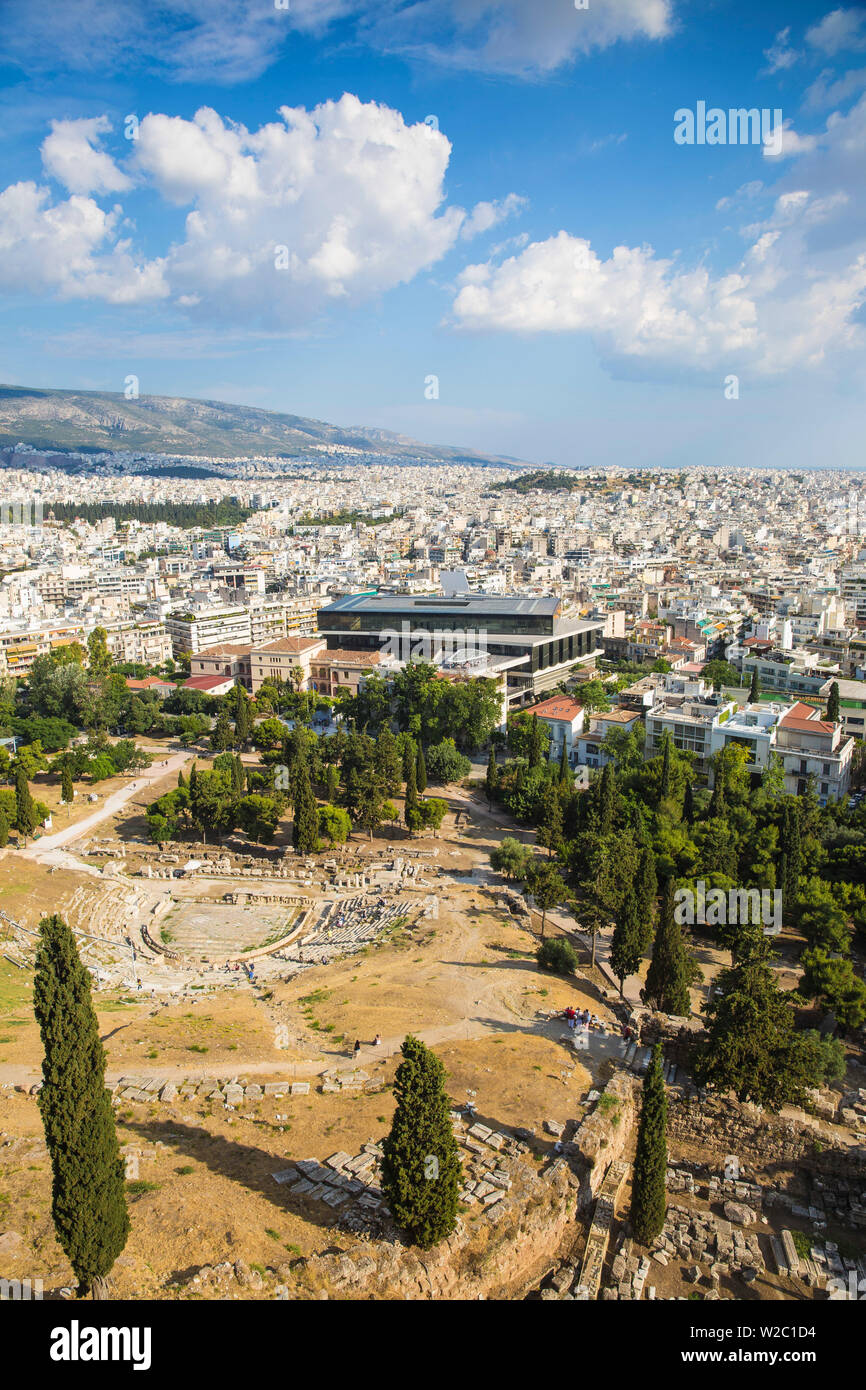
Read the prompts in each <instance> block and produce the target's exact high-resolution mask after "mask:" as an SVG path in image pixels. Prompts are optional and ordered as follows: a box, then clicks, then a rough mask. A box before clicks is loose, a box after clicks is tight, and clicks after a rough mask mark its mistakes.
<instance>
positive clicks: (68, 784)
mask: <svg viewBox="0 0 866 1390" xmlns="http://www.w3.org/2000/svg"><path fill="white" fill-rule="evenodd" d="M60 800H61V801H65V802H67V803H68V802H70V801H74V800H75V784H74V782H73V780H72V768H71V767H70V766H69V763H68V762H65V763H64V764H63V769H62V771H61V773H60Z"/></svg>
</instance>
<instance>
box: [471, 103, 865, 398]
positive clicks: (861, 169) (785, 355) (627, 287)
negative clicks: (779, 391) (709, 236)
mask: <svg viewBox="0 0 866 1390" xmlns="http://www.w3.org/2000/svg"><path fill="white" fill-rule="evenodd" d="M785 139H786V141H789V142H790V143H789V144H788V146H787V148H785V149H784V153H786V154H788V155H791V156H797V158H796V163H795V166H794V167H793V168H792V170H791V172H790V173H787V174H785V176H784V177H783V178H782V179H780V180H779V182H778V184H777V185H776V186H775V188H774V189H772V190H765V189H763V188H762V186H761V184H760V183H757V182H753V183H751V184H749V185H747V186H746V187H745V188H744V189H741V190H740V192H739V194H738V195H736V196H735V197H734V198H728V199H724V198H723V199H720V200H719V203H718V204H717V207H718V209H719V211H726V210H727V209H729V208H730V207H731V206H734V205H736V203H737V202H739V201H742V199H743V198H744V197H747V198H748V200H749V201H753V200H754V199H756V198H759V197H764V196H770V197H772V198H773V202H772V205H771V207H770V210H769V213H768V214H767V215H766V216H764V218H763V220H758V221H755V222H753V223H752V224H751V225H749V226H747V227H745V228H743V235H744V237H745V238H746V241H747V250H746V252H745V254H744V256H743V257H742V259H741V261H740V262H739V264H737V265H736V266H734V267H733V268H732V269H731V270H730V271H729V272H728V273H722V274H718V275H713V274H711V273H710V272H709V271H708V270H707V269H706V268H705V267H704V266H698V267H696V268H686V267H685V266H683V265H682V264H681V263H680V260H679V259H678V258H677V259H664V258H661V257H658V256H657V255H656V254H655V253H654V252H653V251H652V249H651V248H649V247H630V246H617V247H616V248H615V249H614V250H613V252H612V253H611V255H610V256H609V257H608V258H607V259H605V258H603V257H602V256H600V255H599V254H598V253H597V252H596V251H595V250H593V248H592V247H591V246H590V244H589V242H588V241H586V240H584V239H583V238H580V237H576V236H570V235H568V234H567V233H566V232H564V231H561V232H559V233H558V235H556V236H553V237H549V238H547V239H546V240H544V241H536V242H533V243H532V244H530V245H529V246H527V247H526V248H525V249H523V250H522V251H520V252H519V254H516V255H512V256H510V257H509V258H508V259H505V260H497V258H496V257H491V259H490V260H488V261H486V262H483V263H480V264H476V265H471V266H468V267H467V268H466V270H465V271H464V272H463V274H462V276H461V278H460V282H459V286H458V290H457V293H456V296H455V298H454V302H453V306H452V321H453V322H454V323H455V324H456V325H457V326H458V327H460V328H463V329H467V330H475V331H500V332H511V333H525V334H531V333H552V332H553V333H565V332H582V333H588V334H590V335H592V337H594V338H595V340H596V341H597V343H598V345H599V347H600V349H601V351H602V352H603V353H605V354H606V355H607V356H609V357H618V358H621V359H627V360H630V361H632V362H634V361H641V362H643V363H645V364H650V363H652V364H655V363H658V364H661V365H666V366H670V367H674V368H678V369H679V370H683V371H689V370H693V369H696V368H697V369H701V368H710V367H712V368H723V369H724V370H730V371H737V370H739V369H741V368H742V369H746V368H749V369H753V370H756V371H760V372H764V373H768V374H773V373H778V372H781V371H786V370H788V369H791V368H795V367H804V366H806V367H813V366H815V365H817V364H819V363H821V362H823V361H825V360H826V359H827V358H828V357H829V356H830V355H831V354H836V353H841V352H846V351H850V350H854V349H860V350H862V349H863V347H864V346H866V333H864V327H863V324H862V322H861V316H862V309H863V306H864V304H866V97H863V98H861V100H860V101H859V103H858V104H857V105H856V106H855V107H854V108H853V109H852V110H851V111H850V112H849V113H848V114H847V115H845V116H842V115H840V114H839V113H834V114H833V115H832V116H831V117H830V119H829V120H828V122H827V126H826V129H825V130H824V131H823V132H822V133H821V134H820V135H819V136H815V137H808V138H806V137H795V136H794V134H793V132H789V131H787V130H786V132H785Z"/></svg>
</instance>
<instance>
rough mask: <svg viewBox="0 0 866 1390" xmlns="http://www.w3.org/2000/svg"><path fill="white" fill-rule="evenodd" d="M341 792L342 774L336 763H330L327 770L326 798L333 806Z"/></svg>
mask: <svg viewBox="0 0 866 1390" xmlns="http://www.w3.org/2000/svg"><path fill="white" fill-rule="evenodd" d="M339 791H340V773H339V769H338V768H337V767H336V765H335V764H334V763H328V765H327V768H326V770H325V796H326V797H327V799H328V801H329V802H331V804H332V805H333V804H334V803H335V802H336V800H337V796H338V794H339Z"/></svg>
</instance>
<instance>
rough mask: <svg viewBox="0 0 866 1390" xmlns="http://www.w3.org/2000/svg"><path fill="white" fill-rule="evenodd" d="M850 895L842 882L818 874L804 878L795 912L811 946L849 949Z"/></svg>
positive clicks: (827, 948) (800, 927)
mask: <svg viewBox="0 0 866 1390" xmlns="http://www.w3.org/2000/svg"><path fill="white" fill-rule="evenodd" d="M847 896H848V895H847V894H846V893H845V891H844V887H843V885H842V884H832V883H827V882H826V881H825V880H824V879H822V878H818V876H817V875H813V876H811V877H810V878H807V879H803V880H802V882H801V886H800V892H799V894H798V896H797V902H796V907H795V914H794V915H795V919H796V923H797V927H798V929H799V930H800V931H801V932H802V933H803V935H804V936H805V938H806V942H807V944H808V945H809V946H810V947H823V948H824V949H825V950H828V951H840V952H844V953H847V952H848V951H850V949H851V931H850V928H849V926H848V910H847Z"/></svg>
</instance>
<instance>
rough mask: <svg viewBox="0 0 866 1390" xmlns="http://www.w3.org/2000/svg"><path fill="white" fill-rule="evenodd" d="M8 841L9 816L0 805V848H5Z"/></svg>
mask: <svg viewBox="0 0 866 1390" xmlns="http://www.w3.org/2000/svg"><path fill="white" fill-rule="evenodd" d="M8 843H9V817H8V816H7V815H6V812H5V810H4V809H3V807H2V806H0V849H5V848H6V846H7V845H8Z"/></svg>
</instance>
